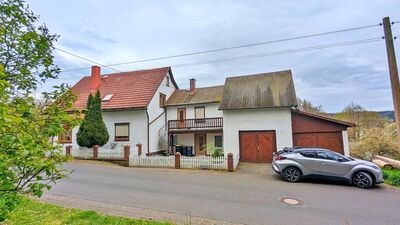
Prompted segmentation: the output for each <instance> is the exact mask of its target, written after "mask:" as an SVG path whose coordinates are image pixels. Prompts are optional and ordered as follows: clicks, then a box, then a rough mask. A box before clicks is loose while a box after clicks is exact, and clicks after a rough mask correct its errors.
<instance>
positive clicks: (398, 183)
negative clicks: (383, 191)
mask: <svg viewBox="0 0 400 225" xmlns="http://www.w3.org/2000/svg"><path fill="white" fill-rule="evenodd" d="M383 178H384V179H385V183H386V184H389V185H391V186H394V187H400V170H396V169H383Z"/></svg>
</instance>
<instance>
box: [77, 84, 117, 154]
mask: <svg viewBox="0 0 400 225" xmlns="http://www.w3.org/2000/svg"><path fill="white" fill-rule="evenodd" d="M86 107H87V111H86V114H85V119H84V121H83V123H82V125H81V126H80V127H79V131H78V133H77V142H78V145H79V146H83V147H87V148H92V147H93V146H95V145H100V146H103V145H104V144H106V143H107V141H108V139H109V134H108V131H107V127H106V124H105V123H104V121H103V116H102V113H101V98H100V91H99V90H97V92H96V96H95V97H93V96H92V95H91V94H90V95H89V98H88V103H87V106H86Z"/></svg>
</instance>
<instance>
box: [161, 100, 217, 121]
mask: <svg viewBox="0 0 400 225" xmlns="http://www.w3.org/2000/svg"><path fill="white" fill-rule="evenodd" d="M202 106H204V107H205V117H206V118H214V117H222V115H223V113H222V111H220V110H218V107H219V103H206V104H195V105H182V106H168V107H167V117H168V120H177V119H178V118H177V116H178V113H177V110H178V108H186V119H195V112H194V109H195V107H202Z"/></svg>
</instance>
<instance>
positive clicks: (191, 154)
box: [186, 146, 193, 156]
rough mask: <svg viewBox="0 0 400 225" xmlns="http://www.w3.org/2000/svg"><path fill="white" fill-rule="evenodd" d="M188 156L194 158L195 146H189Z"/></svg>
mask: <svg viewBox="0 0 400 225" xmlns="http://www.w3.org/2000/svg"><path fill="white" fill-rule="evenodd" d="M186 151H187V156H193V146H187V150H186Z"/></svg>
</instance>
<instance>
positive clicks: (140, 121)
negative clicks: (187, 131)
mask: <svg viewBox="0 0 400 225" xmlns="http://www.w3.org/2000/svg"><path fill="white" fill-rule="evenodd" d="M103 120H104V123H105V124H106V127H107V131H108V134H109V136H110V139H109V141H108V142H107V143H106V144H105V145H104V147H106V148H107V147H110V145H111V143H116V144H117V147H118V148H122V147H123V146H124V145H126V144H129V145H131V149H132V151H133V150H134V149H136V147H135V146H136V144H139V143H140V144H142V145H143V148H142V149H143V153H147V117H146V111H145V110H134V111H106V112H103ZM115 123H129V141H114V137H115ZM78 130H79V127H74V128H73V130H72V144H63V149H64V148H65V146H67V145H72V147H73V148H78V147H79V146H78V144H77V142H76V133H77V132H78ZM64 151H65V150H64ZM132 154H134V152H132ZM132 154H131V155H132Z"/></svg>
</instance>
